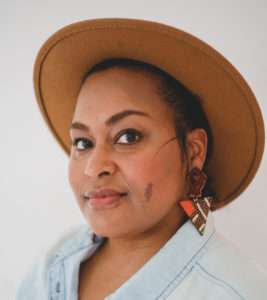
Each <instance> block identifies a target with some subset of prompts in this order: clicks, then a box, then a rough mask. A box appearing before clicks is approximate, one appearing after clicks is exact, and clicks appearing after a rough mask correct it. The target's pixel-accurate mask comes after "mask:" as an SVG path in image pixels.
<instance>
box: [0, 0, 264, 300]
mask: <svg viewBox="0 0 267 300" xmlns="http://www.w3.org/2000/svg"><path fill="white" fill-rule="evenodd" d="M103 17H126V18H139V19H147V20H153V21H158V22H162V23H165V24H168V25H172V26H175V27H179V28H181V29H183V30H185V31H187V32H189V33H191V34H193V35H195V36H197V37H198V38H200V39H202V40H204V41H205V42H207V43H208V44H210V45H211V46H213V47H214V48H215V49H217V50H218V51H219V52H220V53H221V54H222V55H224V56H225V57H226V58H227V59H228V60H229V61H230V62H231V63H232V64H233V65H234V66H235V67H236V68H237V69H238V70H239V71H240V73H241V74H242V75H243V76H244V78H245V79H246V80H247V81H248V83H249V85H250V86H251V88H252V90H253V91H254V93H255V95H256V97H257V99H258V101H259V104H260V106H261V109H262V113H263V116H264V118H265V123H266V120H267V104H266V99H267V59H266V55H267V2H266V0H254V1H251V0H224V1H221V0H220V1H218V0H201V1H200V0H196V1H193V0H184V1H179V0H174V1H172V0H164V1H162V0H161V1H157V0H142V1H141V0H140V1H138V0H135V1H131V0H130V1H127V0H123V1H119V0H112V1H108V0H107V1H104V0H97V1H92V0H86V1H79V0H76V1H68V0H59V1H57V0H53V1H51V0H46V1H40V0H35V1H33V0H32V1H23V0H17V1H14V0H13V1H12V0H0V83H1V85H0V130H1V155H0V186H1V190H0V197H1V202H0V299H3V300H9V299H14V298H15V294H16V290H17V288H18V285H19V283H20V282H21V280H22V278H23V276H24V274H25V272H26V270H27V269H28V268H29V266H30V265H31V264H32V263H33V262H34V260H35V258H36V257H37V256H39V255H40V253H41V252H42V251H43V249H44V248H46V247H48V246H49V245H51V244H52V243H53V241H54V240H56V238H57V237H58V236H60V235H61V234H62V233H64V232H66V231H67V230H68V229H70V228H72V227H73V226H76V225H79V224H84V220H83V217H82V215H81V213H80V212H79V209H78V207H77V205H76V202H75V198H74V195H73V194H72V191H71V189H70V187H69V183H68V176H67V170H68V158H67V156H66V155H65V154H64V153H63V151H62V150H61V149H60V148H59V146H58V145H57V143H56V142H55V141H54V139H53V137H52V135H51V134H50V132H49V130H48V129H47V128H46V125H45V123H44V121H43V120H42V117H41V114H40V112H39V108H38V107H37V104H36V102H35V97H34V93H33V86H32V70H33V64H34V60H35V57H36V54H37V52H38V50H39V48H40V47H41V45H42V43H43V42H44V41H45V40H46V39H47V38H48V37H49V36H50V35H51V34H52V33H54V32H55V31H56V30H58V29H60V28H61V27H63V26H65V25H67V24H70V23H73V22H76V21H80V20H85V19H89V18H103ZM237 155H238V153H237ZM266 162H267V157H266V154H265V156H264V157H263V161H262V164H261V167H260V169H259V171H258V173H257V175H256V177H255V179H254V180H253V182H252V183H251V185H250V186H249V188H248V189H247V190H246V191H245V192H244V193H243V194H242V195H241V196H240V197H239V198H238V199H237V200H236V201H234V202H233V203H232V204H230V205H229V206H227V207H226V208H224V209H222V210H220V211H218V212H216V213H214V217H215V222H216V226H217V229H218V231H220V232H221V233H222V234H224V235H225V236H226V237H228V239H230V240H232V241H233V243H234V244H236V246H237V247H239V248H241V249H243V251H244V252H245V253H246V254H248V255H249V256H251V257H252V258H254V259H255V260H257V261H258V262H259V263H260V264H261V265H263V266H264V267H265V268H267V240H266V237H267V234H266V229H267V197H266V190H267V181H266V178H267V165H266Z"/></svg>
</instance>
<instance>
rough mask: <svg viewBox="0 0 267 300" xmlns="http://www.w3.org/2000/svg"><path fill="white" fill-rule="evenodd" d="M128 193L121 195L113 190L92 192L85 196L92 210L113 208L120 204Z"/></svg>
mask: <svg viewBox="0 0 267 300" xmlns="http://www.w3.org/2000/svg"><path fill="white" fill-rule="evenodd" d="M126 195H127V193H121V192H118V191H116V190H113V189H103V190H99V191H91V192H89V193H86V194H85V195H84V198H85V199H87V203H88V205H89V206H90V207H92V208H101V207H103V208H104V207H113V206H115V205H116V204H118V203H119V202H120V200H121V198H122V197H124V196H126Z"/></svg>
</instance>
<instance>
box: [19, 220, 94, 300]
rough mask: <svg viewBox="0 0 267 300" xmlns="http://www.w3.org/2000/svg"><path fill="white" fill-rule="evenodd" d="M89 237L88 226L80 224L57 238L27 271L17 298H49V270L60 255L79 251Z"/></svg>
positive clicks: (22, 299) (31, 299)
mask: <svg viewBox="0 0 267 300" xmlns="http://www.w3.org/2000/svg"><path fill="white" fill-rule="evenodd" d="M88 237H90V231H89V229H88V227H86V226H79V227H76V228H73V229H71V230H69V231H68V232H66V233H65V234H64V235H63V236H61V237H60V238H59V239H57V240H56V241H55V242H54V243H53V245H52V246H50V247H49V248H48V249H46V250H45V251H44V252H43V254H42V255H41V256H40V257H39V258H38V260H37V261H36V262H35V263H34V265H33V266H32V267H31V268H30V269H29V271H28V272H27V274H26V276H25V277H24V279H23V281H22V283H21V285H20V288H19V290H18V294H17V300H24V299H25V300H26V299H27V300H33V299H39V300H42V299H47V296H46V295H47V274H46V273H47V270H48V269H49V268H50V266H52V265H54V264H56V263H57V261H58V260H59V256H60V255H61V256H62V255H69V254H70V253H71V252H75V251H77V249H79V248H80V246H81V243H82V241H83V240H84V239H85V238H86V239H87V240H88ZM41 297H43V298H41Z"/></svg>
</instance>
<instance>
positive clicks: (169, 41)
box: [34, 19, 264, 209]
mask: <svg viewBox="0 0 267 300" xmlns="http://www.w3.org/2000/svg"><path fill="white" fill-rule="evenodd" d="M109 58H128V59H134V60H139V61H142V62H146V63H149V64H152V65H154V66H156V67H158V68H160V69H162V70H164V71H165V72H167V73H169V74H170V75H172V76H173V77H175V78H176V79H178V80H179V81H180V82H181V83H182V84H183V85H184V86H186V87H187V88H188V89H189V90H191V92H193V93H194V94H197V95H198V96H199V97H200V99H201V101H202V106H203V109H204V111H205V113H206V115H207V117H208V120H209V123H210V126H211V131H212V135H213V153H212V156H211V159H210V161H209V163H208V167H207V172H208V175H209V176H211V178H212V181H213V184H214V189H215V192H216V195H217V200H216V203H214V205H213V209H217V208H220V207H222V206H224V205H226V204H227V203H229V202H230V201H232V200H234V199H235V198H236V197H237V196H239V195H240V194H241V193H242V192H243V191H244V189H245V188H246V187H247V186H248V185H249V183H250V182H251V180H252V179H253V177H254V175H255V173H256V171H257V169H258V167H259V164H260V161H261V158H262V154H263V149H264V125H263V120H262V116H261V112H260V109H259V106H258V103H257V100H256V99H255V96H254V95H253V93H252V91H251V89H250V88H249V86H248V84H247V83H246V82H245V80H244V79H243V77H242V76H241V75H240V73H239V72H238V71H237V70H236V69H235V68H234V67H233V66H232V65H231V64H230V63H229V62H228V61H227V60H226V59H225V58H224V57H223V56H222V55H220V54H219V53H218V52H217V51H216V50H214V49H213V48H211V47H210V46H208V45H207V44H206V43H204V42H203V41H201V40H199V39H198V38H196V37H194V36H192V35H190V34H188V33H185V32H184V31H182V30H179V29H176V28H173V27H170V26H166V25H163V24H159V23H154V22H148V21H143V20H133V19H97V20H88V21H82V22H78V23H75V24H71V25H69V26H66V27H64V28H63V29H61V30H59V31H57V32H56V33H55V34H53V35H52V36H51V37H50V38H49V39H48V40H47V41H46V42H45V43H44V45H43V46H42V48H41V49H40V51H39V53H38V56H37V58H36V62H35V67H34V88H35V93H36V97H37V101H38V104H39V107H40V109H41V112H42V115H43V117H44V119H45V121H46V123H47V125H48V127H49V128H50V130H51V132H52V134H53V135H54V137H55V138H56V140H57V141H58V143H59V144H60V146H61V147H62V148H63V149H64V151H65V152H66V153H67V154H69V153H70V145H71V141H70V136H69V128H70V125H71V122H72V117H73V112H74V109H75V103H76V100H77V96H78V93H79V90H80V88H81V83H82V79H83V77H84V75H85V74H86V73H87V72H88V70H90V69H91V68H92V67H93V66H94V65H96V64H97V63H99V62H101V61H103V60H106V59H109Z"/></svg>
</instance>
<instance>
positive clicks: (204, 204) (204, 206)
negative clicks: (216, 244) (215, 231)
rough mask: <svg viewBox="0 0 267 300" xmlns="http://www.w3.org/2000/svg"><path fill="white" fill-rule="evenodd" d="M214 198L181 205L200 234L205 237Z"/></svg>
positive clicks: (190, 201)
mask: <svg viewBox="0 0 267 300" xmlns="http://www.w3.org/2000/svg"><path fill="white" fill-rule="evenodd" d="M211 200H212V197H205V198H200V199H196V200H195V201H194V200H186V201H180V205H181V207H182V208H183V210H184V211H185V213H186V214H187V215H188V217H189V218H190V220H191V222H192V223H193V225H194V226H195V227H196V229H197V230H198V232H199V233H200V234H201V235H203V234H204V230H205V226H206V222H207V217H208V213H209V210H210V204H211Z"/></svg>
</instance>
